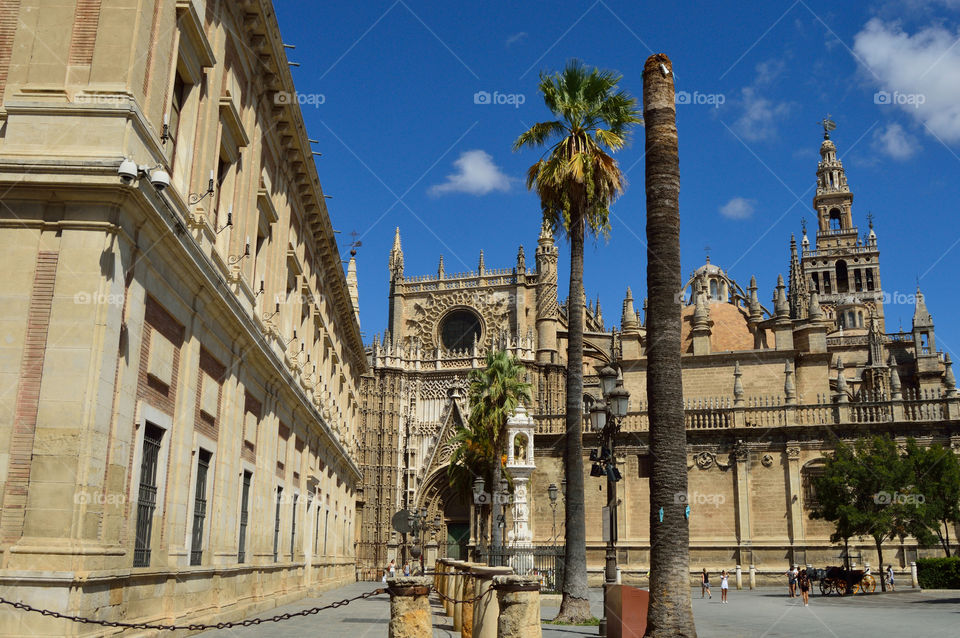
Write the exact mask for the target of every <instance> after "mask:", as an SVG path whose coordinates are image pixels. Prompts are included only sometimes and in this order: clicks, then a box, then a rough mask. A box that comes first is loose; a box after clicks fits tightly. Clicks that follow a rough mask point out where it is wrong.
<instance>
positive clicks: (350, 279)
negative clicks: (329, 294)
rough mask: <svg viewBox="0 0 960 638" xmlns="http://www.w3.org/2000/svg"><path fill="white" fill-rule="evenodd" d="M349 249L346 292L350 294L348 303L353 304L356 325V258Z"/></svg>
mask: <svg viewBox="0 0 960 638" xmlns="http://www.w3.org/2000/svg"><path fill="white" fill-rule="evenodd" d="M354 252H355V251H351V254H350V262H349V263H348V264H347V292H348V293H349V295H350V303H351V305H353V314H354V316H355V317H356V318H357V325H358V326H359V325H360V288H359V286H358V285H357V258H356V257H355V256H354V255H353V253H354Z"/></svg>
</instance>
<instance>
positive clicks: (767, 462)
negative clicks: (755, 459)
mask: <svg viewBox="0 0 960 638" xmlns="http://www.w3.org/2000/svg"><path fill="white" fill-rule="evenodd" d="M760 462H761V463H763V467H772V466H773V455H772V454H764V455H763V457H762V458H761V459H760Z"/></svg>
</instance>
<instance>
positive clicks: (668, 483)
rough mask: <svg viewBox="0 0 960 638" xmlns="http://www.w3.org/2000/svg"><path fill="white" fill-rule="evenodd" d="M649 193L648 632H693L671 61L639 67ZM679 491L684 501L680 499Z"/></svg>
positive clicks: (656, 58) (654, 60)
mask: <svg viewBox="0 0 960 638" xmlns="http://www.w3.org/2000/svg"><path fill="white" fill-rule="evenodd" d="M643 118H644V122H645V127H646V138H647V139H646V190H647V296H648V304H649V305H648V307H647V402H648V403H649V414H650V456H651V457H652V464H651V471H650V606H649V609H648V612H647V634H646V635H647V636H650V637H651V638H661V637H665V636H670V637H671V638H676V637H677V636H696V635H697V630H696V628H695V627H694V624H693V609H692V607H691V606H690V553H689V552H690V550H689V541H690V528H689V525H688V522H687V510H686V506H685V502H686V501H685V497H686V495H687V432H686V429H685V426H684V419H683V379H682V376H681V370H680V300H679V298H678V294H677V293H678V291H679V290H680V289H681V281H680V199H679V195H680V159H679V156H678V153H677V121H676V120H677V113H676V107H675V102H674V86H673V65H672V63H671V62H670V58H668V57H667V56H666V55H664V54H662V53H658V54H656V55H652V56H650V57H649V58H647V62H646V64H645V65H644V68H643ZM678 495H682V496H683V497H684V498H678Z"/></svg>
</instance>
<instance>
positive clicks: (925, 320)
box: [913, 286, 933, 328]
mask: <svg viewBox="0 0 960 638" xmlns="http://www.w3.org/2000/svg"><path fill="white" fill-rule="evenodd" d="M932 326H933V317H932V316H930V311H928V310H927V302H926V301H925V300H924V298H923V293H922V292H920V286H917V301H916V306H915V307H914V310H913V327H914V328H918V327H923V328H929V327H932Z"/></svg>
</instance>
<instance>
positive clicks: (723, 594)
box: [720, 570, 730, 605]
mask: <svg viewBox="0 0 960 638" xmlns="http://www.w3.org/2000/svg"><path fill="white" fill-rule="evenodd" d="M729 589H730V584H729V583H728V582H727V570H723V571H722V572H720V602H721V603H723V604H724V605H726V604H727V590H729Z"/></svg>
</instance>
